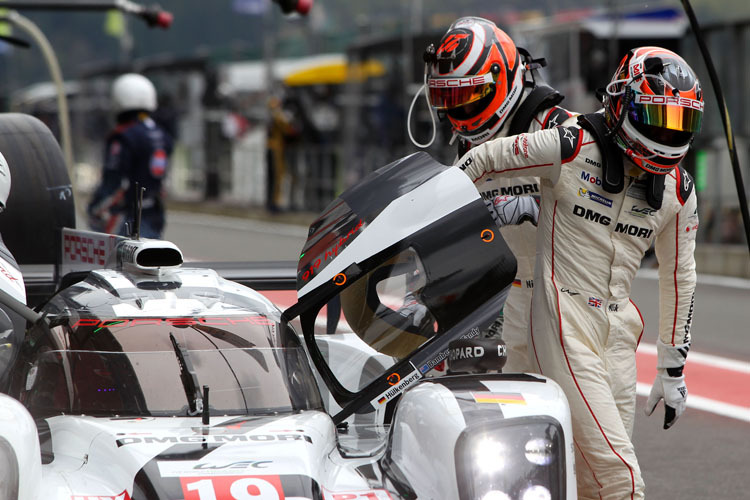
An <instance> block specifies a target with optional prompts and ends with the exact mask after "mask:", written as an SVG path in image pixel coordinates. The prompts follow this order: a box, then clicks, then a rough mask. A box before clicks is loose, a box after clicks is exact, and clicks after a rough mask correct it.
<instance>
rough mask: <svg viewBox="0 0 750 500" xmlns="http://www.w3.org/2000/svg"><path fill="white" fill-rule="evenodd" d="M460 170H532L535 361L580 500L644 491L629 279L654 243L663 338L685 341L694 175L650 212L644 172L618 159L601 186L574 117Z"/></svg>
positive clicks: (672, 182)
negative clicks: (569, 445)
mask: <svg viewBox="0 0 750 500" xmlns="http://www.w3.org/2000/svg"><path fill="white" fill-rule="evenodd" d="M459 167H460V168H462V169H463V170H464V172H465V173H466V174H467V175H468V176H469V177H470V178H471V179H472V180H475V179H477V178H478V177H479V176H481V175H485V174H487V173H489V172H492V173H494V174H495V175H507V176H521V175H535V176H538V177H539V178H540V182H541V199H542V204H541V209H540V219H539V226H538V239H537V260H536V268H535V280H534V289H533V300H532V315H531V316H532V318H531V325H530V330H531V335H530V345H529V349H530V353H531V356H532V358H533V359H532V363H533V364H535V365H536V370H537V371H539V372H540V373H542V374H543V375H546V376H549V377H550V378H552V379H554V380H555V381H556V382H557V383H558V384H559V385H560V386H561V387H562V388H563V390H564V392H565V395H566V397H567V398H568V402H569V404H570V409H571V414H572V417H573V434H574V446H575V450H576V475H577V485H578V495H579V498H582V499H617V500H621V499H626V498H627V499H641V498H643V495H644V484H643V480H642V478H641V474H640V468H639V465H638V461H637V459H636V456H635V452H634V450H633V445H632V442H631V434H632V430H633V414H634V410H635V385H636V368H635V350H636V347H637V344H638V341H639V337H640V335H641V333H642V331H643V323H642V319H641V317H640V313H639V312H638V310H637V308H636V307H635V305H634V304H633V303H632V302H631V301H630V287H631V282H632V280H633V278H634V277H635V273H636V271H637V270H638V268H639V266H640V262H641V259H642V257H643V255H644V253H645V251H646V250H647V249H648V248H649V246H650V245H651V243H652V242H655V249H656V256H657V258H658V260H659V288H660V292H659V304H660V319H659V339H660V340H661V342H663V343H665V344H667V345H676V344H683V343H685V342H689V341H690V323H691V319H692V301H693V292H694V290H695V261H694V257H693V251H694V249H695V232H696V230H697V227H698V217H697V201H696V196H695V193H694V191H693V190H692V189H691V188H692V180H691V179H690V177H689V176H688V175H687V174H686V173H685V172H684V171H683V170H682V169H681V168H678V169H675V170H674V171H673V172H672V173H670V174H668V175H667V176H666V178H665V188H664V200H663V204H662V207H661V208H660V209H659V210H654V209H653V208H651V207H650V206H649V205H648V203H647V202H646V196H645V192H646V191H645V189H646V184H645V182H644V181H645V176H644V175H640V174H641V172H642V171H641V170H640V169H638V168H637V167H635V166H634V165H633V164H631V163H630V162H629V161H627V160H626V167H625V168H626V171H627V172H626V178H625V188H624V189H623V190H622V191H621V192H619V193H608V192H605V191H604V190H603V189H602V187H601V185H602V180H601V179H602V171H601V154H600V151H599V148H598V146H597V145H596V143H595V142H594V139H593V137H592V136H591V134H589V133H588V132H587V131H585V130H582V129H580V128H578V127H575V126H571V127H560V128H558V129H554V130H542V131H540V132H536V133H534V134H521V135H519V136H514V137H508V138H503V139H497V140H493V141H490V142H487V143H485V144H482V145H480V146H477V147H476V148H474V149H472V150H470V151H469V152H468V153H467V154H466V155H464V157H463V158H461V160H460V163H459ZM628 174H629V175H628Z"/></svg>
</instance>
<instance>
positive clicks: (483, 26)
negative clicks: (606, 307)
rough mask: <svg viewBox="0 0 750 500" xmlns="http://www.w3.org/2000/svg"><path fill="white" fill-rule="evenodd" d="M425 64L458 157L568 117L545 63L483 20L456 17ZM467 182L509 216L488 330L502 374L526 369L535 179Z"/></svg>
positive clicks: (433, 99) (486, 177)
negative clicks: (505, 278) (501, 350)
mask: <svg viewBox="0 0 750 500" xmlns="http://www.w3.org/2000/svg"><path fill="white" fill-rule="evenodd" d="M425 61H426V63H427V65H426V72H427V82H426V83H427V89H428V95H429V101H430V105H431V106H432V107H433V108H434V109H435V110H437V112H438V115H439V116H441V117H447V118H448V120H449V121H450V123H451V127H452V129H453V134H454V137H456V136H457V137H458V138H459V142H458V151H459V157H460V156H461V155H463V154H464V153H465V152H466V151H468V150H469V149H471V148H472V147H474V146H476V145H478V144H481V143H483V142H486V141H487V140H489V139H491V138H496V137H506V136H508V135H515V134H520V133H522V132H534V131H537V130H541V129H545V128H553V127H556V126H558V125H560V124H562V123H563V122H564V121H565V120H567V119H568V118H570V117H571V116H573V115H572V114H571V113H570V112H569V111H567V110H565V109H563V108H561V107H559V106H557V104H558V103H559V102H560V101H562V99H563V96H562V95H561V94H560V93H559V92H557V91H556V90H554V89H552V88H550V87H549V86H547V85H546V84H544V82H543V81H541V78H540V77H539V75H538V74H537V71H536V69H537V68H539V67H541V66H542V65H544V64H545V62H544V60H543V59H540V60H536V59H532V58H531V56H530V55H529V53H528V52H526V51H525V50H524V49H522V48H520V47H516V45H515V44H514V43H513V40H511V38H510V37H509V36H508V35H507V34H506V33H505V32H504V31H503V30H501V29H500V28H498V27H497V26H496V25H495V23H493V22H492V21H489V20H487V19H483V18H480V17H462V18H460V19H458V20H456V21H455V22H454V23H453V24H452V25H451V26H450V27H449V28H448V31H447V32H446V33H445V35H443V37H442V39H441V40H440V45H439V46H438V48H437V50H436V49H435V48H434V46H430V47H429V48H428V49H427V52H426V53H425ZM474 182H475V184H476V186H477V189H478V190H479V192H480V193H481V194H482V197H483V198H484V199H485V201H490V202H492V203H493V204H494V209H495V210H496V211H497V212H498V214H497V215H498V217H499V221H502V220H503V219H508V220H513V222H512V223H505V224H504V225H502V227H501V233H502V235H503V238H504V239H505V241H506V242H507V243H508V246H509V247H510V249H511V250H512V251H513V254H514V255H515V256H516V260H517V261H518V269H517V272H516V279H515V280H514V282H513V288H512V289H511V290H510V293H509V294H508V298H507V300H506V302H505V305H504V307H503V311H502V312H501V316H500V318H498V320H496V321H495V323H494V324H493V326H492V327H491V329H490V330H491V334H496V333H502V336H503V339H504V340H505V343H506V345H507V346H508V358H507V363H506V364H505V367H504V371H505V372H523V371H529V370H531V369H532V367H531V365H530V364H529V358H528V352H527V332H528V324H529V306H530V304H531V291H532V288H533V286H534V259H535V248H536V227H535V226H536V215H537V213H538V206H537V202H536V201H534V199H533V198H532V196H535V197H537V198H538V196H539V179H537V178H536V177H533V176H532V175H524V176H523V177H517V178H508V177H502V176H497V175H494V173H492V172H489V173H483V174H482V175H481V176H479V177H478V178H477V179H475V180H474ZM511 197H516V198H511ZM524 220H528V221H529V222H530V223H522V222H524ZM501 321H502V322H501Z"/></svg>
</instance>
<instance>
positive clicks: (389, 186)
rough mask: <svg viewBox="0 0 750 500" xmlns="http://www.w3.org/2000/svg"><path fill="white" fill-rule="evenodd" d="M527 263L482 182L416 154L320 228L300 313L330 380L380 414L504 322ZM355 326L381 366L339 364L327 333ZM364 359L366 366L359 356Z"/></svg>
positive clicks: (339, 395)
mask: <svg viewBox="0 0 750 500" xmlns="http://www.w3.org/2000/svg"><path fill="white" fill-rule="evenodd" d="M515 273H516V261H515V258H514V256H513V254H512V253H511V251H510V249H509V248H508V246H507V245H506V243H505V241H504V240H503V238H502V236H501V235H500V231H499V230H498V228H497V227H496V226H495V224H494V222H493V220H492V217H491V216H490V214H489V212H488V211H487V209H486V207H485V204H484V202H483V200H482V198H481V197H480V195H479V193H478V191H477V190H476V188H475V187H474V185H473V183H472V182H471V181H470V180H469V178H468V177H466V175H464V174H463V172H461V171H460V170H459V169H457V168H451V167H447V166H445V165H442V164H440V163H438V162H437V161H435V160H434V159H433V158H431V157H430V156H429V155H427V154H425V153H415V154H413V155H411V156H408V157H405V158H403V159H401V160H398V161H396V162H394V163H391V164H389V165H386V166H385V167H382V168H380V169H378V170H377V171H375V172H373V173H372V174H371V175H369V176H368V177H366V178H365V179H364V180H362V181H361V182H360V183H358V184H357V185H356V186H354V187H352V188H350V189H349V190H347V191H345V192H344V193H342V194H341V195H340V196H339V197H338V198H336V199H335V200H334V201H333V202H332V203H331V204H330V205H329V206H328V207H327V208H326V210H324V212H323V214H322V215H321V216H320V217H319V218H318V219H317V220H316V221H315V222H313V224H312V225H311V226H310V231H309V234H308V238H307V241H306V243H305V246H304V248H303V251H302V255H301V256H300V260H299V264H298V267H297V293H298V302H297V303H296V304H295V305H294V306H292V307H290V308H289V309H287V310H286V311H285V312H284V315H283V317H284V318H285V320H286V321H291V320H292V319H294V318H296V317H297V316H299V318H300V323H301V325H302V330H303V334H304V338H305V342H306V343H307V346H308V349H309V351H310V356H311V358H312V360H313V362H314V363H315V365H316V367H317V369H318V371H319V373H320V375H321V377H322V378H323V381H324V382H325V384H326V385H327V386H328V388H329V390H330V391H331V394H332V395H333V397H334V398H335V400H336V402H337V403H338V404H339V405H340V406H341V407H342V408H343V409H342V410H341V411H340V412H339V413H337V414H336V415H333V418H334V421H335V422H336V423H339V422H341V421H343V420H344V419H346V418H347V417H348V416H349V415H351V414H352V413H354V412H363V411H368V407H370V408H371V409H372V411H374V410H377V409H380V408H381V407H383V405H385V404H386V403H387V402H388V401H391V400H392V399H394V398H395V397H396V396H398V395H399V394H400V393H401V392H402V391H403V390H405V389H406V388H407V387H409V386H410V385H413V383H414V382H416V381H418V380H419V379H420V378H422V377H423V376H424V375H425V374H426V373H427V372H428V371H430V370H431V369H432V368H433V367H434V366H435V365H437V364H438V363H440V362H441V361H442V360H443V359H445V358H446V356H447V350H448V343H449V342H450V341H451V340H453V339H457V338H461V337H464V338H470V337H474V336H478V335H479V332H480V331H482V330H484V329H485V328H486V327H487V326H488V325H489V324H490V323H491V322H492V321H493V320H494V319H495V318H496V317H497V315H498V313H499V311H500V309H501V307H502V304H503V302H504V301H505V297H506V296H507V293H508V289H509V286H510V285H511V284H512V282H513V278H514V276H515ZM335 331H339V332H341V331H349V332H353V334H356V337H358V339H359V341H360V342H363V343H364V344H366V345H365V348H366V350H367V349H369V350H371V353H372V354H373V355H375V356H378V357H379V359H380V360H381V369H380V370H379V371H378V372H377V373H376V374H375V373H373V372H372V371H369V372H368V373H367V374H362V373H360V374H358V376H355V377H352V376H351V370H342V369H341V367H337V366H329V363H327V362H326V356H325V355H324V352H325V345H326V341H327V339H326V337H327V334H330V333H333V332H335ZM352 361H354V360H352Z"/></svg>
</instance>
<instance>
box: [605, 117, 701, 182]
mask: <svg viewBox="0 0 750 500" xmlns="http://www.w3.org/2000/svg"><path fill="white" fill-rule="evenodd" d="M622 132H623V134H621V137H622V139H623V142H624V144H620V147H621V148H622V149H623V151H625V154H626V155H627V156H628V157H630V158H631V159H632V160H641V161H644V162H647V163H649V167H648V168H644V167H643V166H642V165H638V166H639V167H641V168H644V170H646V171H648V172H651V173H654V174H666V173H668V172H670V171H671V170H672V169H673V168H674V167H675V166H676V164H677V162H678V161H679V160H681V159H682V158H683V157H684V156H685V155H686V154H687V151H688V149H689V148H690V143H688V144H685V145H684V146H680V147H671V146H665V145H664V144H660V143H658V142H656V141H652V140H651V139H649V138H647V137H644V136H643V134H641V133H639V132H638V131H637V130H636V129H635V128H634V127H633V125H632V124H631V123H630V118H626V119H625V120H624V121H623V123H622ZM618 144H619V142H618ZM636 144H639V145H640V146H641V148H638V149H646V150H648V151H649V152H650V153H651V154H650V155H644V154H642V153H639V152H638V151H637V150H636V148H634V146H635V145H636ZM655 157H662V158H668V159H674V160H677V161H676V162H675V164H674V165H673V166H670V167H660V166H657V165H658V164H657V165H653V164H651V162H650V161H649V160H651V159H653V158H655Z"/></svg>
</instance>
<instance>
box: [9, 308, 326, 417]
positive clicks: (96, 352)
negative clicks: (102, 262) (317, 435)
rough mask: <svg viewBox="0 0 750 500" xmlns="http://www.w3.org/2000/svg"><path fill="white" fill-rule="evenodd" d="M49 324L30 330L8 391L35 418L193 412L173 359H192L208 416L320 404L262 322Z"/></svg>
mask: <svg viewBox="0 0 750 500" xmlns="http://www.w3.org/2000/svg"><path fill="white" fill-rule="evenodd" d="M56 323H57V324H56V326H54V327H53V328H52V329H50V330H47V329H45V328H42V327H37V328H35V329H33V330H32V331H31V332H30V333H29V335H28V336H27V342H26V343H27V346H28V347H30V349H29V348H27V349H26V350H25V351H26V352H25V355H24V356H22V357H21V359H20V360H19V364H18V366H17V367H16V370H14V372H15V373H14V377H15V384H14V391H17V393H18V395H19V399H20V400H21V401H22V402H23V403H24V404H25V405H26V406H27V407H28V408H29V410H30V411H31V412H32V414H34V415H35V416H46V415H49V414H55V413H60V412H65V413H69V412H73V413H85V414H91V415H151V416H163V415H177V416H187V415H194V414H195V412H194V411H190V410H191V407H192V408H193V409H194V408H195V401H194V396H193V394H190V395H188V393H190V392H191V391H188V389H187V388H186V384H185V374H184V373H185V372H184V370H183V369H182V368H181V366H180V363H181V360H180V357H183V358H185V357H186V358H188V359H189V360H190V366H191V372H192V373H194V375H195V377H194V378H193V380H194V381H195V382H196V383H195V385H196V386H197V389H198V390H199V391H200V392H201V393H202V388H203V386H208V388H209V413H210V414H211V415H224V414H241V415H249V414H265V413H268V412H290V411H299V410H306V409H319V408H321V407H322V403H321V400H320V393H319V391H318V388H317V386H316V385H315V383H314V377H313V375H312V372H311V369H310V366H309V363H308V361H307V357H306V353H305V351H304V350H303V348H302V346H301V344H300V343H299V340H298V339H297V335H296V333H294V331H293V330H292V329H291V327H288V326H287V327H286V328H284V329H283V331H280V326H279V324H278V323H277V322H275V321H274V320H272V319H270V318H268V317H266V316H263V315H258V314H251V313H248V314H243V315H223V316H199V317H187V318H185V317H182V318H127V317H121V318H60V319H58V320H57V322H56ZM172 339H174V341H175V342H176V343H177V345H178V346H179V349H178V350H176V349H175V345H174V343H173V340H172ZM32 346H33V347H32ZM63 346H64V347H65V349H62V348H61V347H63ZM178 352H179V354H178Z"/></svg>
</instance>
